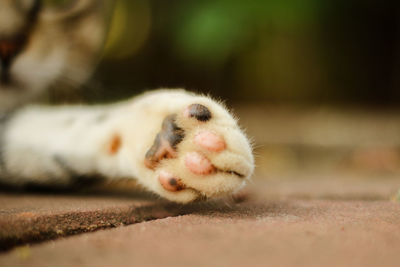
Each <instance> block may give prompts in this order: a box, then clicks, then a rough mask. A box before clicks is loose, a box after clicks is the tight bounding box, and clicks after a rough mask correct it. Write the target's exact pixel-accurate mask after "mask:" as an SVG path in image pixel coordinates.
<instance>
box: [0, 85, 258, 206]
mask: <svg viewBox="0 0 400 267" xmlns="http://www.w3.org/2000/svg"><path fill="white" fill-rule="evenodd" d="M5 129H6V130H5V131H4V133H3V138H2V140H3V145H2V162H3V164H2V165H3V166H2V175H1V177H3V178H2V179H3V180H4V179H6V180H8V181H12V182H13V183H20V184H23V183H26V182H34V183H42V184H61V185H63V184H65V185H68V184H70V183H71V182H75V181H74V179H75V180H76V179H80V178H82V177H88V176H101V177H105V178H106V179H115V178H121V177H124V178H136V179H137V180H138V181H139V182H140V183H141V184H142V185H144V186H145V187H147V188H148V189H149V190H151V191H153V192H155V193H157V194H159V195H160V196H163V197H165V198H167V199H170V200H173V201H176V202H189V201H192V200H195V199H199V198H210V197H216V196H220V195H224V194H228V193H231V192H233V191H235V190H237V189H238V188H240V187H241V186H242V185H244V183H245V182H246V180H247V179H248V178H249V177H250V176H251V174H252V172H253V168H254V162H253V156H252V152H251V147H250V145H249V142H248V140H247V138H246V137H245V136H244V134H243V133H242V131H241V130H240V129H239V127H238V126H237V123H236V121H235V120H234V119H233V118H232V116H231V115H230V114H229V113H228V112H227V111H226V109H225V108H224V107H223V106H221V105H220V104H218V103H216V102H215V101H213V100H211V99H209V98H207V97H201V96H197V95H193V94H190V93H187V92H185V91H183V90H181V91H177V90H162V91H156V92H152V93H147V94H144V95H142V96H139V97H136V98H134V99H131V100H128V101H126V102H122V103H118V104H114V105H109V106H94V107H93V106H92V107H90V106H81V107H77V106H69V107H61V108H50V107H30V108H27V109H25V110H22V111H20V112H18V113H17V114H16V115H15V116H14V117H13V118H12V119H11V120H10V121H9V122H8V123H7V127H6V128H5ZM4 177H5V178H4Z"/></svg>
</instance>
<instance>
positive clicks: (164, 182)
mask: <svg viewBox="0 0 400 267" xmlns="http://www.w3.org/2000/svg"><path fill="white" fill-rule="evenodd" d="M158 181H159V182H160V184H161V186H162V187H164V189H165V190H167V191H170V192H176V191H180V190H182V189H185V185H184V184H183V183H182V182H181V180H180V179H178V178H175V177H174V176H173V175H172V174H170V173H169V172H166V171H161V172H160V175H159V176H158Z"/></svg>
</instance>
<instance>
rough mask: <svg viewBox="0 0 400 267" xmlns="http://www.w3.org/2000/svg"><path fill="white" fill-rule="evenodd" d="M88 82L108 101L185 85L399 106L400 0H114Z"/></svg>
mask: <svg viewBox="0 0 400 267" xmlns="http://www.w3.org/2000/svg"><path fill="white" fill-rule="evenodd" d="M94 81H96V82H94ZM92 83H95V85H93V84H92V86H93V87H95V89H96V91H97V92H95V93H94V90H93V91H91V90H89V91H87V94H88V95H91V94H92V97H93V94H94V96H97V97H99V98H101V99H103V100H106V101H112V100H115V99H120V98H123V97H127V96H132V95H133V94H136V93H139V92H142V91H144V90H148V89H154V88H160V87H183V88H186V89H189V90H193V91H197V92H203V93H211V94H212V95H214V96H216V97H218V98H224V99H228V101H233V102H237V101H239V100H240V101H252V102H254V101H260V102H270V103H289V104H291V103H311V104H312V103H318V104H320V103H339V104H343V103H344V104H346V103H350V104H362V105H364V104H365V105H378V106H396V105H398V104H399V103H400V90H399V87H400V8H399V5H398V4H397V3H396V1H378V0H351V1H349V0H324V1H320V0H286V1H280V0H252V1H237V0H212V1H211V0H205V1H187V0H169V1H163V0H118V1H117V3H116V9H115V12H114V17H113V20H112V25H111V28H110V34H109V37H108V41H107V44H106V49H105V52H104V58H103V60H102V63H101V64H100V66H99V68H98V70H97V72H96V75H95V77H94V79H93V81H92ZM89 87H90V86H89ZM89 98H90V97H89Z"/></svg>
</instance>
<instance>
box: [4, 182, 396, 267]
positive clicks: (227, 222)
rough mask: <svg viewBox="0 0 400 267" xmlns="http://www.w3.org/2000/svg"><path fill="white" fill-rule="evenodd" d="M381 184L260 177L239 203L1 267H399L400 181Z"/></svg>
mask: <svg viewBox="0 0 400 267" xmlns="http://www.w3.org/2000/svg"><path fill="white" fill-rule="evenodd" d="M368 184H370V186H366V185H368ZM374 184H375V185H377V183H376V181H375V180H354V181H352V182H350V181H349V180H347V179H346V180H340V179H339V180H337V181H335V183H332V182H330V180H326V179H322V180H321V179H319V180H318V181H315V180H309V181H301V183H300V182H299V181H290V180H288V181H286V182H284V181H281V182H277V181H275V182H274V181H269V180H267V181H264V180H256V181H255V182H254V184H252V185H251V186H250V188H249V189H248V190H247V192H246V193H243V195H242V196H241V197H237V198H236V201H233V202H232V201H220V202H216V203H209V204H203V205H199V204H196V205H191V206H187V207H185V208H182V207H181V210H180V212H182V213H187V215H183V216H176V217H167V218H164V219H158V220H153V221H147V222H141V223H137V224H133V225H129V226H124V227H118V228H115V229H108V230H101V231H97V232H94V233H84V234H80V235H75V236H71V237H67V238H62V239H58V240H55V241H48V242H44V243H42V244H37V245H32V246H22V247H18V248H16V249H14V250H12V251H9V252H7V253H3V254H0V266H55V265H57V266H209V265H213V266H399V263H400V204H399V203H396V202H393V201H390V196H391V195H392V194H393V192H395V190H394V188H396V186H400V181H399V180H398V179H388V180H385V181H384V183H382V181H381V183H379V184H380V186H378V190H377V192H378V193H374V188H375V187H376V186H374ZM300 185H302V186H300ZM313 186H314V189H313ZM341 188H342V189H343V188H344V189H343V190H341ZM357 188H359V189H360V190H359V191H357ZM307 192H308V193H307ZM319 192H322V193H323V194H324V195H328V196H329V197H327V198H325V197H322V196H323V195H321V193H319ZM368 195H370V197H369V198H367V197H366V196H368ZM102 201H105V202H103V203H102V204H101V205H104V204H105V203H106V202H107V201H111V202H113V201H115V199H114V200H113V198H111V199H109V200H107V198H105V199H104V197H103V200H102ZM118 201H119V200H118ZM118 201H117V202H118ZM171 207H173V205H172V206H171Z"/></svg>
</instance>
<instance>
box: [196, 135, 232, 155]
mask: <svg viewBox="0 0 400 267" xmlns="http://www.w3.org/2000/svg"><path fill="white" fill-rule="evenodd" d="M194 142H195V143H196V144H197V145H199V146H201V147H203V148H205V149H207V150H210V151H215V152H220V151H222V150H224V149H225V147H226V144H225V141H224V139H222V137H221V136H219V135H216V134H214V133H212V132H209V131H203V132H200V133H198V134H197V135H196V136H195V137H194Z"/></svg>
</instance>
